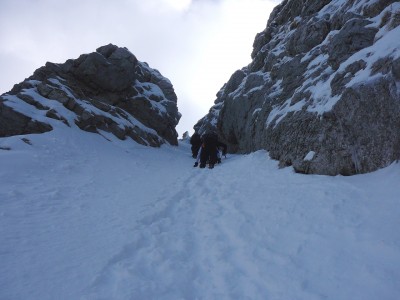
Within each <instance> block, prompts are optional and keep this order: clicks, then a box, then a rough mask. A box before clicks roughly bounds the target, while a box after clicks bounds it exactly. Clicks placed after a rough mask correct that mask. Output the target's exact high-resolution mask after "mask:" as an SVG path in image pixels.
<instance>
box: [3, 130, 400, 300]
mask: <svg viewBox="0 0 400 300" xmlns="http://www.w3.org/2000/svg"><path fill="white" fill-rule="evenodd" d="M21 138H22V137H21V136H14V137H8V138H1V139H0V164H1V166H2V168H1V169H0V199H1V200H0V212H1V217H0V268H1V270H2V272H1V274H0V298H1V299H55V298H57V299H246V298H248V299H287V300H289V299H290V300H291V299H307V300H309V299H326V298H327V299H371V300H372V299H393V300H394V299H397V297H398V295H399V293H400V288H399V285H398V282H399V280H400V272H399V270H400V264H399V262H400V243H399V241H400V239H399V237H400V236H399V233H398V228H399V225H400V221H399V218H398V215H399V213H400V203H399V201H398V199H400V190H399V189H398V187H397V185H398V182H399V180H400V166H399V164H393V165H392V166H390V167H388V168H386V169H382V170H380V171H377V172H374V173H371V174H366V175H357V176H352V177H341V176H336V177H327V176H304V175H301V174H296V173H293V171H292V170H291V169H290V168H285V169H279V168H278V166H277V163H276V162H275V161H273V160H270V159H269V158H268V157H267V155H266V153H265V152H264V151H260V152H256V153H253V154H250V155H232V156H228V158H227V159H226V160H224V161H223V163H222V165H220V166H218V167H216V168H214V169H213V170H208V169H198V168H193V167H192V164H193V160H192V158H191V157H190V149H189V145H188V144H186V143H185V142H182V143H181V144H180V145H179V147H170V146H163V147H161V148H159V149H157V148H149V147H144V146H141V145H138V144H136V143H134V142H133V141H131V140H126V141H120V140H118V139H116V138H115V137H113V136H112V135H109V136H108V138H109V139H110V140H112V141H113V142H108V141H107V140H105V139H103V138H102V137H101V136H99V135H93V134H91V133H87V132H83V131H76V130H68V128H66V127H62V126H60V127H59V128H56V129H55V130H53V131H51V132H47V133H44V134H39V135H27V136H25V140H24V141H25V142H24V141H22V140H21Z"/></svg>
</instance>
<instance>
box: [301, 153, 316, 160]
mask: <svg viewBox="0 0 400 300" xmlns="http://www.w3.org/2000/svg"><path fill="white" fill-rule="evenodd" d="M314 156H315V152H314V151H310V152H308V153H307V155H306V156H305V157H304V160H306V161H310V160H312V159H313V158H314Z"/></svg>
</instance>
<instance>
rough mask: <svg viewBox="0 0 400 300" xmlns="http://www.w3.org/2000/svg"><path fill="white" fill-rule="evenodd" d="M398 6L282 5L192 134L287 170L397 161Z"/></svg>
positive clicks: (377, 1) (294, 1)
mask: <svg viewBox="0 0 400 300" xmlns="http://www.w3.org/2000/svg"><path fill="white" fill-rule="evenodd" d="M399 24H400V3H399V2H398V1H390V0H358V1H337V0H335V1H333V0H332V1H329V0H285V1H283V2H282V3H281V4H280V5H278V6H277V7H276V8H275V9H274V11H273V12H272V14H271V16H270V19H269V21H268V24H267V27H266V29H265V30H264V31H263V32H261V33H259V34H257V36H256V38H255V41H254V45H253V52H252V62H251V63H250V64H249V65H248V66H246V67H244V68H243V69H241V70H238V71H236V72H235V73H234V74H233V75H232V76H231V78H230V79H229V81H228V82H227V83H226V84H225V85H224V86H223V87H222V89H221V90H220V91H219V92H218V94H217V99H216V100H215V105H214V106H213V107H212V108H211V109H210V112H209V114H208V115H206V116H205V117H204V118H203V119H201V120H200V121H199V122H198V123H197V124H196V125H195V127H194V128H195V130H198V131H200V133H201V132H203V131H206V130H207V129H208V128H214V129H216V130H217V131H218V133H219V135H220V138H221V139H222V140H224V141H225V142H226V143H227V144H228V146H229V148H230V150H231V151H233V152H239V153H248V152H252V151H256V150H259V149H266V150H268V151H269V154H270V156H271V157H272V158H273V159H276V160H279V161H280V165H281V166H290V165H292V166H293V167H294V169H295V170H296V171H297V172H301V173H316V174H327V175H336V174H343V175H352V174H357V173H365V172H371V171H374V170H376V169H378V168H382V167H385V166H387V165H389V164H390V163H392V162H393V161H395V160H398V159H399V158H400V76H399V75H400V71H399V70H400V43H399V41H400V27H399Z"/></svg>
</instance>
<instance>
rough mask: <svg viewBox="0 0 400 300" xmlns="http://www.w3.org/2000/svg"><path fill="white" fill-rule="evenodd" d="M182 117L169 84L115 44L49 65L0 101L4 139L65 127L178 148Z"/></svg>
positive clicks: (0, 128)
mask: <svg viewBox="0 0 400 300" xmlns="http://www.w3.org/2000/svg"><path fill="white" fill-rule="evenodd" d="M57 103H58V104H57ZM38 110H40V111H43V113H40V114H38V113H37V111H38ZM39 116H40V117H39ZM71 116H72V117H71ZM179 119H180V113H179V112H178V108H177V97H176V94H175V92H174V88H173V86H172V84H171V82H170V81H169V80H168V79H167V78H165V77H163V76H162V75H161V73H160V72H159V71H158V70H155V69H152V68H150V67H149V66H148V64H146V63H143V62H140V61H138V60H137V58H136V57H135V56H134V55H133V54H132V53H131V52H130V51H129V50H128V49H126V48H120V47H118V46H115V45H112V44H109V45H106V46H103V47H100V48H98V49H97V50H96V52H93V53H89V54H83V55H81V56H80V57H79V58H77V59H69V60H67V61H66V62H65V63H63V64H54V63H46V65H45V66H44V67H41V68H39V69H38V70H36V71H35V72H34V74H33V75H32V76H31V77H29V78H27V79H26V80H25V81H24V82H22V83H20V84H17V85H15V86H14V88H13V89H12V90H11V91H10V92H9V93H6V94H3V95H2V96H1V97H0V137H1V136H10V135H16V134H29V133H41V132H45V131H49V130H51V129H52V128H53V127H54V125H56V124H59V123H62V124H63V125H66V126H70V127H76V128H79V129H81V130H85V131H89V132H94V133H101V132H102V131H105V132H110V133H112V134H114V135H115V136H116V137H117V138H119V139H126V138H128V137H129V138H132V139H134V140H135V141H137V142H138V143H141V144H144V145H150V146H160V145H161V144H163V143H169V144H172V145H177V143H178V141H177V137H178V134H177V132H176V130H175V127H176V125H177V124H178V122H179ZM55 121H57V122H56V123H54V122H55Z"/></svg>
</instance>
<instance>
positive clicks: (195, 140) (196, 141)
mask: <svg viewBox="0 0 400 300" xmlns="http://www.w3.org/2000/svg"><path fill="white" fill-rule="evenodd" d="M201 143H202V141H201V138H200V135H199V134H198V133H197V132H195V133H193V135H192V137H191V138H190V144H191V145H192V148H191V149H192V157H193V158H196V157H197V155H198V153H199V149H200V146H201Z"/></svg>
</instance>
